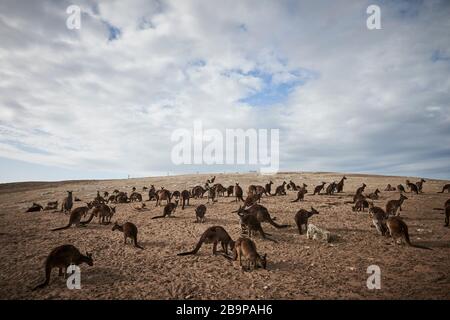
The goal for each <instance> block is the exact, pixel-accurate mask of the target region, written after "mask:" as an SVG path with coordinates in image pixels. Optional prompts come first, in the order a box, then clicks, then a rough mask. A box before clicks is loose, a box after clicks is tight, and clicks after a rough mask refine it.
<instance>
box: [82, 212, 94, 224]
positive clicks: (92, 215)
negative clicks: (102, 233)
mask: <svg viewBox="0 0 450 320" xmlns="http://www.w3.org/2000/svg"><path fill="white" fill-rule="evenodd" d="M93 218H94V214H93V213H91V215H90V216H89V219H87V220H86V221H80V224H82V225H85V224H88V223H90V222H91V221H92V219H93Z"/></svg>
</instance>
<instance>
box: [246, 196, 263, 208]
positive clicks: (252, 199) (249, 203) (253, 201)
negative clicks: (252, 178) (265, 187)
mask: <svg viewBox="0 0 450 320" xmlns="http://www.w3.org/2000/svg"><path fill="white" fill-rule="evenodd" d="M258 202H261V194H259V193H250V194H249V195H248V196H247V198H245V201H244V207H251V206H252V205H254V204H256V203H258Z"/></svg>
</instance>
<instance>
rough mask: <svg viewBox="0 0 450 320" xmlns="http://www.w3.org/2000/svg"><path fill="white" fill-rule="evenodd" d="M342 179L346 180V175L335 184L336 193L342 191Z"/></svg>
mask: <svg viewBox="0 0 450 320" xmlns="http://www.w3.org/2000/svg"><path fill="white" fill-rule="evenodd" d="M344 180H347V177H346V176H343V177H342V179H341V180H340V181H339V182H338V183H337V184H336V193H341V192H342V191H344Z"/></svg>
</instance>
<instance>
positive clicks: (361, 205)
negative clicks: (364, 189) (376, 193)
mask: <svg viewBox="0 0 450 320" xmlns="http://www.w3.org/2000/svg"><path fill="white" fill-rule="evenodd" d="M366 208H369V202H368V201H367V200H366V199H359V200H357V201H356V203H355V205H354V206H353V207H352V210H353V211H354V212H356V211H362V212H364V209H366Z"/></svg>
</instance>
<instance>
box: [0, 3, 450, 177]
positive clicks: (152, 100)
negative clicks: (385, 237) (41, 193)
mask: <svg viewBox="0 0 450 320" xmlns="http://www.w3.org/2000/svg"><path fill="white" fill-rule="evenodd" d="M71 4H76V5H78V6H79V7H80V8H81V11H82V15H81V29H79V30H70V29H68V28H67V27H66V19H67V17H68V14H67V13H66V9H67V7H68V6H69V5H71ZM370 4H376V5H378V6H379V7H380V8H381V27H382V29H381V30H369V29H368V28H367V26H366V19H367V17H368V14H367V13H366V9H367V7H368V6H369V5H370ZM449 30H450V2H449V1H446V0H442V1H432V0H430V1H428V0H427V1H367V2H366V1H360V0H355V1H349V0H341V1H295V0H289V1H260V0H258V1H256V0H255V1H186V0H183V1H163V0H156V1H151V0H145V1H144V0H136V1H121V0H117V1H109V0H108V1H93V0H72V1H51V0H47V1H46V0H44V1H24V0H6V1H5V0H2V1H0V181H2V182H5V181H22V180H63V179H81V178H125V177H127V175H131V176H132V177H137V176H149V175H165V174H167V173H169V172H170V173H171V174H176V173H186V172H197V171H202V172H213V171H232V172H235V171H246V170H249V169H253V168H252V167H249V166H219V165H212V166H190V165H181V166H176V165H175V164H173V163H172V161H171V158H170V155H171V150H172V148H173V145H174V143H173V142H172V141H171V140H170V137H171V134H172V132H173V131H174V130H176V129H179V128H188V129H189V128H192V126H193V122H194V120H202V121H203V125H204V126H205V127H206V128H215V129H219V130H225V129H227V128H243V129H247V128H267V129H271V128H278V129H280V169H281V170H283V171H284V170H301V171H341V172H367V173H379V174H396V175H414V176H423V177H437V178H446V179H449V178H450V112H449V109H450V77H449V75H450V72H449V71H450V38H449Z"/></svg>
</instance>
